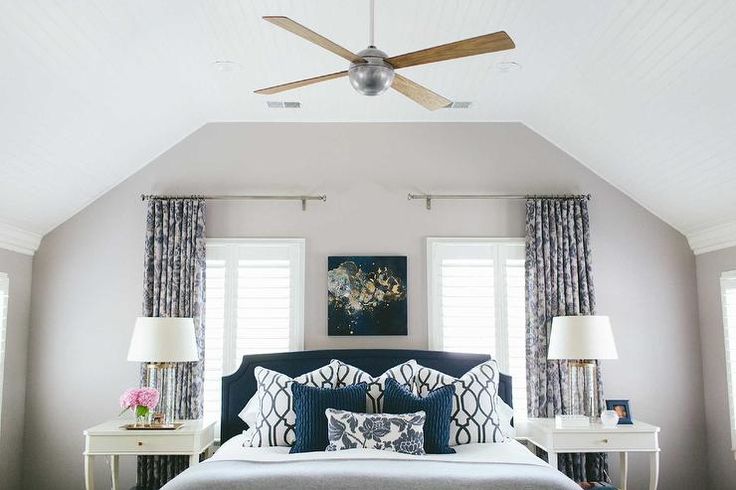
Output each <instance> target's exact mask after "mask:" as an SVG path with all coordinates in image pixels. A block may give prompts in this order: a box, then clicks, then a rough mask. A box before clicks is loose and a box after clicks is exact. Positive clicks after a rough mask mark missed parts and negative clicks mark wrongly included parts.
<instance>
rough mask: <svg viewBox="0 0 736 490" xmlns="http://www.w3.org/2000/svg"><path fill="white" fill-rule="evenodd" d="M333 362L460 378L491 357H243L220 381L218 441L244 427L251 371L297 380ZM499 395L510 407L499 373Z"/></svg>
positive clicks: (332, 353) (350, 353)
mask: <svg viewBox="0 0 736 490" xmlns="http://www.w3.org/2000/svg"><path fill="white" fill-rule="evenodd" d="M332 359H339V360H341V361H344V362H346V363H348V364H352V365H353V366H355V367H358V368H360V369H362V370H363V371H366V372H367V373H370V374H371V375H372V376H378V375H379V374H382V373H383V372H384V371H386V370H387V369H389V368H391V367H393V366H396V365H397V364H401V363H402V362H405V361H408V360H409V359H416V361H417V362H418V363H419V364H421V365H423V366H427V367H430V368H433V369H436V370H438V371H442V372H443V373H447V374H449V375H451V376H455V377H460V376H462V375H463V374H465V373H466V372H468V371H469V370H470V369H472V368H473V367H474V366H477V365H478V364H480V363H482V362H484V361H487V360H488V359H490V356H487V355H484V354H457V353H454V352H438V351H427V350H400V349H344V350H311V351H299V352H280V353H277V354H259V355H253V356H244V357H243V363H242V364H241V365H240V367H239V368H238V370H237V371H235V372H234V373H233V374H231V375H230V376H223V378H222V416H221V420H220V422H221V435H220V437H221V442H225V441H227V440H228V439H230V438H231V437H233V436H235V435H237V434H240V433H241V432H243V431H244V430H245V429H246V428H247V426H246V424H245V422H243V421H242V420H241V419H240V417H238V414H239V413H240V411H241V410H243V407H245V404H246V403H248V400H250V398H251V397H252V396H253V395H255V393H256V378H255V375H254V372H253V371H254V369H255V367H256V366H263V367H265V368H268V369H272V370H274V371H278V372H280V373H284V374H286V375H288V376H291V377H296V376H299V375H300V374H304V373H307V372H309V371H313V370H315V369H317V368H319V367H322V366H324V365H325V364H327V363H329V362H330V360H332ZM498 394H499V396H500V397H501V399H502V400H503V401H505V402H506V403H508V404H509V405H510V406H512V407H513V403H512V399H511V376H508V375H505V374H501V377H500V383H499V390H498Z"/></svg>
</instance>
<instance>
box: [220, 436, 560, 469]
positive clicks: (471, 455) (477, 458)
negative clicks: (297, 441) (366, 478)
mask: <svg viewBox="0 0 736 490" xmlns="http://www.w3.org/2000/svg"><path fill="white" fill-rule="evenodd" d="M243 441H244V436H242V435H239V436H235V437H233V438H232V439H230V440H229V441H227V442H226V443H225V444H223V445H222V447H220V449H218V450H217V452H216V453H215V454H214V456H212V458H211V459H210V460H209V461H251V462H259V463H284V462H294V461H325V460H392V461H443V462H450V463H503V464H521V465H536V466H548V465H547V463H545V462H544V461H542V460H541V459H539V458H537V457H536V456H534V455H533V454H532V453H531V452H530V451H529V450H528V449H527V448H526V447H524V446H523V445H522V444H520V443H519V442H517V441H515V440H513V439H509V440H508V441H506V442H500V443H492V444H480V443H474V444H463V445H461V446H453V449H455V451H456V454H426V455H424V456H413V455H410V454H402V453H396V452H393V451H379V450H376V449H360V448H358V449H346V450H343V451H326V452H314V453H297V454H289V449H290V448H288V447H284V446H276V447H243Z"/></svg>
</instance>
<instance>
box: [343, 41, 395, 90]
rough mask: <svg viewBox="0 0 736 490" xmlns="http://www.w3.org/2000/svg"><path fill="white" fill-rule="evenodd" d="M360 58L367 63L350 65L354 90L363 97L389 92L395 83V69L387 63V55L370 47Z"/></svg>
mask: <svg viewBox="0 0 736 490" xmlns="http://www.w3.org/2000/svg"><path fill="white" fill-rule="evenodd" d="M358 56H360V57H361V58H363V59H364V60H365V61H366V62H365V63H350V68H348V78H349V79H350V84H351V85H352V86H353V88H354V89H355V90H356V91H357V92H358V93H361V94H363V95H380V94H382V93H384V92H385V91H386V90H388V88H389V87H390V86H391V84H392V83H393V81H394V67H393V66H391V65H390V64H389V63H387V62H386V60H385V58H386V53H384V52H383V51H381V50H380V49H378V48H376V47H375V46H369V47H368V48H366V49H364V50H363V51H360V52H359V53H358Z"/></svg>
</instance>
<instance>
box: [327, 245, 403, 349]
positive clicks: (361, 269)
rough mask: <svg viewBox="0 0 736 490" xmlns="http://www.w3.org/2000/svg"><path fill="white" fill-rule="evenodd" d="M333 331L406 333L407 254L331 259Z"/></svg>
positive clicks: (329, 324) (330, 331)
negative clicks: (404, 255)
mask: <svg viewBox="0 0 736 490" xmlns="http://www.w3.org/2000/svg"><path fill="white" fill-rule="evenodd" d="M327 295H328V306H327V331H328V334H329V335H406V334H407V332H406V323H407V319H406V310H407V307H406V257H403V256H395V257H393V256H392V257H377V256H339V257H337V256H336V257H328V259H327Z"/></svg>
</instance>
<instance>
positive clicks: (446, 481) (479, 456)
mask: <svg viewBox="0 0 736 490" xmlns="http://www.w3.org/2000/svg"><path fill="white" fill-rule="evenodd" d="M331 359H340V360H341V361H343V362H346V363H349V364H352V365H354V366H356V367H358V368H360V369H362V370H364V371H366V372H368V373H370V374H371V375H373V376H377V375H379V374H381V373H383V372H384V371H386V370H387V369H389V368H391V367H393V366H395V365H397V364H400V363H402V362H405V361H407V360H409V359H415V360H416V361H417V362H418V363H419V364H422V365H424V366H427V367H431V368H433V369H437V370H440V371H442V372H444V373H446V374H449V375H451V376H455V377H460V376H461V375H463V374H464V373H466V372H467V371H469V370H470V369H472V368H473V367H474V366H476V365H478V364H480V363H482V362H484V361H487V360H488V359H489V356H486V355H480V354H457V353H449V352H436V351H423V350H395V349H378V350H375V349H372V350H362V349H361V350H358V349H349V350H318V351H302V352H287V353H277V354H263V355H254V356H246V357H244V358H243V362H242V364H241V366H240V368H239V369H238V370H237V371H236V372H235V373H233V374H232V375H230V376H225V377H223V380H222V414H221V447H220V449H219V450H218V451H217V452H216V453H215V455H214V456H213V457H212V458H210V459H208V460H207V461H205V462H204V463H202V464H198V465H195V466H193V467H191V468H189V469H187V470H186V471H184V472H183V473H182V474H180V475H179V476H177V477H176V478H174V479H173V480H171V481H170V482H169V483H168V484H167V485H166V486H165V487H164V489H165V490H195V489H202V488H207V489H209V490H236V489H238V490H239V489H248V490H251V489H252V490H260V489H273V488H278V489H287V490H288V489H325V490H326V489H358V488H361V489H362V488H366V487H368V488H381V489H397V490H399V489H401V490H408V489H419V488H421V489H429V490H432V489H441V488H462V489H481V488H483V489H498V490H501V489H503V490H506V489H512V488H513V489H519V488H521V489H527V488H528V489H532V488H533V489H537V490H575V489H577V490H579V488H580V487H578V486H577V485H575V484H574V483H573V482H572V481H571V480H569V479H567V478H566V477H565V476H564V475H562V474H561V473H559V472H558V471H557V470H555V469H553V468H552V467H550V466H549V465H548V464H547V463H545V462H544V461H542V460H541V459H539V458H537V457H536V456H534V455H533V454H532V453H530V452H529V451H528V450H527V449H526V448H525V447H524V446H523V445H522V444H520V443H519V442H517V441H515V440H513V439H512V440H508V441H506V442H503V443H493V444H467V445H462V446H455V449H456V450H457V453H456V454H432V455H424V456H412V455H407V454H400V453H394V452H387V451H378V450H371V449H349V450H343V451H336V452H330V453H328V452H325V453H321V452H320V453H301V454H289V448H288V447H268V448H251V447H243V437H244V436H243V435H242V433H243V431H244V430H245V429H246V428H247V426H246V424H245V422H243V421H242V420H241V419H240V418H239V417H238V414H239V413H240V411H241V410H242V409H243V407H244V406H245V404H246V403H247V402H248V400H250V398H251V397H252V396H253V395H254V394H255V392H256V382H255V376H254V369H255V367H256V366H262V367H265V368H268V369H272V370H274V371H279V372H281V373H284V374H287V375H289V376H291V377H296V376H298V375H300V374H303V373H305V372H308V371H312V370H314V369H317V368H319V367H320V366H323V365H325V364H327V363H329V362H330V360H331ZM511 383H512V380H511V377H509V376H507V375H504V374H501V377H500V380H499V396H500V398H501V399H503V400H504V401H505V402H506V403H507V404H509V405H510V406H512V403H513V400H512V399H511V387H512V386H511Z"/></svg>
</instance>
